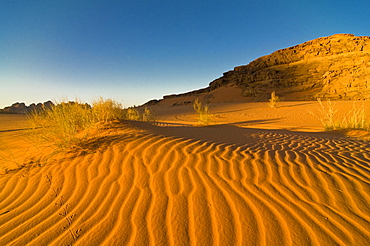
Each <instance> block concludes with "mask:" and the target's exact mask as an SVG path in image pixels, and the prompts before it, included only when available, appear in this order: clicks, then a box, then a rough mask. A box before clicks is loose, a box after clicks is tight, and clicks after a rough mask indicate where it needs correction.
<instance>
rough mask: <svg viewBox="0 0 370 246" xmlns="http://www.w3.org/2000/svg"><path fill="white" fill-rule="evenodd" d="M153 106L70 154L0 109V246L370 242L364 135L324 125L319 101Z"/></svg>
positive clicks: (342, 107)
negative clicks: (204, 108) (200, 114)
mask: <svg viewBox="0 0 370 246" xmlns="http://www.w3.org/2000/svg"><path fill="white" fill-rule="evenodd" d="M334 103H335V106H336V108H337V109H338V112H337V114H338V116H339V117H343V116H344V115H345V114H346V112H348V111H349V110H350V109H351V107H352V105H353V104H352V102H349V101H336V102H334ZM364 107H365V109H366V111H367V112H369V110H370V101H365V102H364ZM150 108H151V110H152V111H153V113H154V115H155V116H156V119H157V122H156V123H154V124H153V123H146V122H135V121H122V122H119V123H117V124H116V125H115V126H114V127H112V128H111V129H107V130H105V131H103V132H101V133H100V134H99V136H98V137H97V138H95V139H91V141H90V142H89V143H88V144H87V145H86V146H85V149H84V150H83V151H75V152H73V151H72V152H68V153H65V152H57V153H52V151H51V150H49V149H46V148H45V149H44V148H42V147H40V146H37V145H35V144H34V143H33V142H32V141H30V140H29V138H28V125H27V122H26V116H24V115H9V114H3V115H0V119H1V120H0V143H1V147H0V156H1V158H0V168H1V170H0V173H1V175H0V245H363V246H365V245H370V196H369V194H370V144H369V140H368V139H369V134H368V132H364V131H360V130H352V131H349V130H346V131H339V130H337V131H324V130H323V125H322V123H321V121H320V117H319V113H320V112H319V109H320V106H319V103H318V102H317V101H291V102H279V104H278V107H277V108H275V109H273V108H270V107H269V106H268V105H267V103H266V102H231V101H227V99H222V100H220V101H219V102H214V103H212V104H211V105H210V112H211V113H212V115H213V118H212V124H211V125H209V126H198V125H197V116H196V114H195V112H194V110H193V108H192V105H191V104H189V105H180V106H173V102H171V100H167V102H166V103H162V104H161V103H160V104H158V105H155V106H150ZM341 115H342V116H341Z"/></svg>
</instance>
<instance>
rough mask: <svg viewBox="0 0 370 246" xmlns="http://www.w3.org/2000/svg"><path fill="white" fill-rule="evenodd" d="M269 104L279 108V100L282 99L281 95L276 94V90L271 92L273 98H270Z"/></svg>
mask: <svg viewBox="0 0 370 246" xmlns="http://www.w3.org/2000/svg"><path fill="white" fill-rule="evenodd" d="M269 101H270V102H269V106H270V107H271V108H277V102H279V101H280V99H279V97H278V96H276V94H275V91H273V92H271V98H270V99H269Z"/></svg>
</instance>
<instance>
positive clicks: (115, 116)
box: [92, 97, 124, 123]
mask: <svg viewBox="0 0 370 246" xmlns="http://www.w3.org/2000/svg"><path fill="white" fill-rule="evenodd" d="M92 110H93V115H94V117H95V121H97V122H102V123H109V122H111V121H113V120H119V119H122V118H123V117H124V115H123V110H122V105H121V104H120V103H118V102H116V101H114V100H112V99H103V98H101V97H100V98H99V99H98V100H95V101H93V103H92Z"/></svg>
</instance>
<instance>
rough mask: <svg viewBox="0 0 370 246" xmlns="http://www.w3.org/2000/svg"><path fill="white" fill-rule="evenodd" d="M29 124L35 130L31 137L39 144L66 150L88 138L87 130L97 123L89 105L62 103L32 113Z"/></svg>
mask: <svg viewBox="0 0 370 246" xmlns="http://www.w3.org/2000/svg"><path fill="white" fill-rule="evenodd" d="M29 123H30V124H31V127H32V129H33V131H32V132H31V135H32V137H33V138H34V139H35V140H36V141H37V142H42V143H49V144H51V145H55V146H56V147H58V148H61V149H66V148H70V147H72V146H75V145H78V144H79V143H80V142H81V141H82V140H83V139H84V138H85V137H87V134H88V131H87V130H88V129H89V128H90V127H92V125H93V124H94V123H95V117H94V114H93V111H92V110H91V107H90V106H89V105H87V104H82V103H80V102H78V101H77V102H62V103H56V104H55V106H53V107H52V108H50V109H46V110H44V111H41V112H33V113H31V114H30V115H29ZM81 132H84V134H83V135H81Z"/></svg>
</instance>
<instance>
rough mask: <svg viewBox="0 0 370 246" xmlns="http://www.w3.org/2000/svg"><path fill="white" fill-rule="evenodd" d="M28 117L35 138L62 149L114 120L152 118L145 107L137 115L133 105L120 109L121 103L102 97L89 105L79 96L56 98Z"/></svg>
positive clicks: (147, 119)
mask: <svg viewBox="0 0 370 246" xmlns="http://www.w3.org/2000/svg"><path fill="white" fill-rule="evenodd" d="M28 118H29V119H28V121H29V123H30V125H31V128H32V131H31V134H30V135H31V137H32V138H33V140H34V141H36V142H38V143H48V144H49V145H53V146H55V147H57V148H58V149H64V150H69V149H72V148H75V147H79V146H80V145H81V144H82V143H84V141H85V140H87V139H88V138H89V137H91V136H92V135H93V132H95V133H96V132H99V130H100V129H101V128H107V127H108V128H109V127H110V124H112V123H113V122H114V121H117V120H123V119H126V120H134V121H140V120H143V121H148V122H153V121H155V119H154V116H153V115H152V113H151V111H150V110H149V109H148V108H145V109H144V113H143V115H140V113H139V111H138V110H137V109H136V107H130V108H127V109H123V108H122V105H121V104H120V103H118V102H116V101H114V100H112V99H103V98H101V97H100V98H99V99H97V100H95V101H93V102H92V106H90V105H89V104H83V103H81V102H80V101H79V100H76V101H75V102H59V103H58V102H57V103H55V106H53V107H51V108H50V109H45V110H43V111H35V112H32V113H31V114H30V115H29V117H28Z"/></svg>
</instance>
